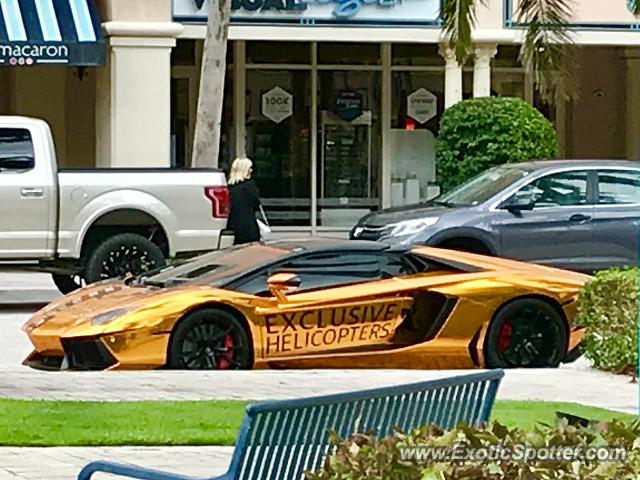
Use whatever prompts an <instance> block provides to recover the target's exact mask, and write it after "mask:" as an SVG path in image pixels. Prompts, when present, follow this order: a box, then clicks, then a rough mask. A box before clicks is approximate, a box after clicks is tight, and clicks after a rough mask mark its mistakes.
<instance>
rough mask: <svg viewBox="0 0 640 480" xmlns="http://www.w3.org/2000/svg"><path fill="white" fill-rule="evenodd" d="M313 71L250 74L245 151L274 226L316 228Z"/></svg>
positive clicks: (257, 71) (248, 73)
mask: <svg viewBox="0 0 640 480" xmlns="http://www.w3.org/2000/svg"><path fill="white" fill-rule="evenodd" d="M310 80H311V72H309V71H304V70H284V69H283V70H274V69H264V70H260V69H256V70H254V69H252V70H248V71H247V101H246V106H247V116H246V141H247V143H246V150H247V155H248V156H249V158H251V159H252V160H253V162H254V174H253V175H254V179H255V181H256V183H257V185H258V188H259V190H260V196H261V198H262V204H263V206H264V208H265V211H266V214H267V217H268V219H269V222H270V224H271V225H272V226H276V227H277V226H299V227H305V226H309V225H310V224H311V188H310V186H311V183H310V172H311V155H310V151H311V147H310V137H311V127H310V123H311V122H310V111H311V99H310V98H311V81H310Z"/></svg>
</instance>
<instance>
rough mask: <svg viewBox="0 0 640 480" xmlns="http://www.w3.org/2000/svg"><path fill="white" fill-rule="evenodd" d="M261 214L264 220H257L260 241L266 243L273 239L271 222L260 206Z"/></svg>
mask: <svg viewBox="0 0 640 480" xmlns="http://www.w3.org/2000/svg"><path fill="white" fill-rule="evenodd" d="M260 214H261V215H262V220H260V219H259V218H257V219H256V221H257V222H258V228H259V229H260V240H261V241H263V242H264V241H265V240H269V238H270V237H271V227H270V226H269V220H267V215H266V214H265V213H264V209H263V208H262V205H260Z"/></svg>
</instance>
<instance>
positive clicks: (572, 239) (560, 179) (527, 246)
mask: <svg viewBox="0 0 640 480" xmlns="http://www.w3.org/2000/svg"><path fill="white" fill-rule="evenodd" d="M639 223H640V162H630V161H623V160H621V161H607V160H594V161H587V160H548V161H534V162H527V163H517V164H506V165H501V166H499V167H495V168H492V169H490V170H487V171H486V172H484V173H482V174H480V175H478V176H477V177H475V178H473V179H472V180H470V181H468V182H466V183H464V184H462V185H460V186H459V187H457V188H456V189H454V190H452V191H450V192H448V193H445V194H443V195H440V196H439V197H437V198H436V199H434V200H431V201H429V202H426V203H423V204H418V205H410V206H405V207H396V208H389V209H386V210H382V211H380V212H376V213H371V214H369V215H367V216H365V217H363V218H362V219H360V221H359V222H358V224H357V225H356V226H355V227H354V228H353V229H352V230H351V234H350V237H351V238H352V239H359V240H379V241H383V242H389V243H393V244H402V245H410V244H422V245H433V246H439V247H444V248H452V249H460V250H466V251H471V252H476V253H483V254H490V255H498V256H502V257H510V258H515V259H519V260H525V261H530V262H535V263H541V264H545V265H549V266H554V267H559V268H566V269H571V270H578V271H583V272H592V271H594V270H598V269H602V268H607V267H619V266H627V265H636V264H637V236H638V224H639Z"/></svg>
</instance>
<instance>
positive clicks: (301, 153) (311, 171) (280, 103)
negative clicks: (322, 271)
mask: <svg viewBox="0 0 640 480" xmlns="http://www.w3.org/2000/svg"><path fill="white" fill-rule="evenodd" d="M605 3H606V5H605ZM575 5H576V6H575V9H574V10H575V11H574V18H573V20H572V22H573V23H572V30H573V32H574V37H575V41H576V43H577V44H578V45H579V46H580V48H579V49H578V50H577V53H576V55H575V56H576V58H577V60H578V61H577V65H578V66H577V71H576V72H575V78H576V79H577V80H578V82H577V86H576V89H577V91H576V98H575V99H573V100H571V101H564V100H562V101H561V100H558V101H556V102H554V103H553V104H551V105H549V104H545V103H544V102H542V101H541V100H540V99H539V98H538V96H537V95H536V92H535V89H534V88H533V85H532V82H531V79H530V78H529V76H528V75H527V74H526V72H525V71H524V69H523V68H522V65H521V64H520V63H519V61H518V52H519V44H520V42H521V38H522V29H521V28H519V26H518V25H517V23H516V22H515V20H514V15H513V12H514V9H515V6H516V5H514V2H513V1H511V0H488V1H487V5H486V7H484V6H480V7H479V9H478V12H477V17H478V28H477V29H476V31H474V32H473V40H474V55H473V56H472V58H470V59H469V61H468V62H467V64H465V65H458V64H457V62H456V60H455V58H454V56H453V55H452V54H451V52H449V51H447V49H446V48H443V46H442V45H441V38H442V33H441V30H440V28H439V22H438V12H439V8H440V3H439V0H406V1H402V2H401V1H399V0H375V1H374V0H348V1H333V2H332V1H328V0H233V1H232V11H233V13H232V25H231V27H230V32H229V36H230V42H229V45H228V55H227V62H228V71H227V78H226V88H225V90H226V94H225V105H224V113H223V124H222V128H223V136H222V145H221V155H220V164H221V166H223V167H224V166H227V165H228V164H229V163H230V162H231V161H232V160H233V158H234V157H236V156H240V155H248V156H249V157H251V158H252V159H253V160H254V162H255V176H256V180H257V182H258V185H259V188H260V191H261V195H262V198H263V203H264V205H265V208H266V210H267V215H268V217H269V219H270V221H271V222H272V224H273V225H274V226H275V229H276V230H277V231H278V232H279V233H280V234H282V235H287V236H290V235H292V234H296V235H298V236H306V235H314V234H323V235H337V236H342V235H344V234H345V232H346V231H347V230H348V229H349V228H350V227H351V226H352V225H353V223H354V222H355V220H357V219H358V218H359V217H361V216H362V215H363V214H366V213H367V212H369V211H371V210H376V209H379V208H381V207H386V206H389V205H401V204H406V203H413V202H415V201H418V200H421V199H427V198H430V197H432V196H433V195H435V194H436V193H437V191H438V187H437V184H436V178H435V139H436V137H437V134H438V123H439V119H440V117H441V115H442V112H443V111H444V109H445V108H447V107H448V106H450V105H452V104H454V103H456V102H458V101H459V100H461V99H463V98H469V97H482V96H489V95H501V96H516V97H521V98H523V99H525V100H526V101H528V102H530V103H531V104H532V105H534V106H536V107H537V108H539V109H540V110H541V111H542V112H543V113H544V114H545V115H546V116H547V117H548V118H549V119H550V120H551V121H552V122H553V123H554V124H555V126H556V129H557V131H558V136H559V139H560V142H561V146H562V152H561V153H562V156H564V157H567V158H628V159H638V158H639V157H640V144H639V142H640V140H639V139H640V111H639V110H640V23H638V20H637V19H635V18H634V17H633V15H631V13H630V12H629V11H628V9H627V5H626V2H625V0H612V1H610V2H602V1H600V0H580V1H579V2H575ZM0 7H2V10H1V11H2V16H0V91H1V92H2V95H0V114H20V115H31V116H37V117H41V118H44V119H45V120H47V121H48V122H49V124H50V125H51V126H52V129H53V131H54V135H55V141H56V147H57V150H58V153H59V157H60V158H59V163H60V164H61V165H63V166H66V167H93V166H97V167H123V166H163V167H175V168H181V167H185V166H188V164H189V160H190V155H191V148H192V138H193V133H194V129H195V116H196V108H197V96H198V89H199V82H200V69H201V58H202V50H203V43H204V38H205V34H206V17H207V12H208V8H209V0H173V1H171V0H135V1H132V0H96V1H95V2H93V1H91V0H38V1H37V2H26V1H25V2H23V1H22V0H20V1H18V0H2V1H0ZM29 8H31V9H32V10H33V11H31V12H30V11H28V10H29ZM49 8H50V10H49ZM47 12H48V13H47ZM83 12H84V13H83ZM83 18H84V23H83V22H82V21H81V20H82V19H83ZM29 19H30V20H29ZM20 21H21V22H22V24H23V25H24V28H23V29H22V30H21V29H20ZM30 22H31V23H30ZM31 24H33V25H31ZM96 25H97V26H98V28H96ZM100 25H101V26H102V29H101V31H100V28H99V26H100ZM23 30H24V31H23ZM74 32H75V33H74ZM91 32H93V34H92V33H91ZM16 46H22V47H23V49H22V50H20V51H19V52H18V53H21V52H23V51H24V52H26V55H25V56H26V58H25V59H24V61H22V62H21V61H20V58H17V57H16V56H15V55H12V52H13V50H12V49H11V48H12V47H16ZM25 46H31V47H39V48H40V49H38V48H35V49H34V48H31V49H29V48H25ZM80 47H82V49H80ZM56 49H57V50H56ZM65 49H66V50H67V51H65ZM41 52H44V54H45V56H46V54H47V53H48V52H49V53H51V54H52V55H51V56H52V57H53V60H59V62H60V63H54V64H51V63H49V64H46V63H39V57H38V54H39V53H41ZM60 52H62V53H63V54H64V53H67V55H66V56H64V55H62V57H63V58H62V57H61V55H60ZM58 57H61V58H58ZM12 59H13V60H12ZM29 59H30V60H29ZM49 60H51V58H49ZM3 61H4V63H2V62H3Z"/></svg>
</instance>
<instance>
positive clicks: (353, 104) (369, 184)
mask: <svg viewBox="0 0 640 480" xmlns="http://www.w3.org/2000/svg"><path fill="white" fill-rule="evenodd" d="M318 87H319V91H318V132H317V138H318V149H317V182H318V183H317V192H318V200H317V205H318V206H317V211H318V215H317V226H318V227H331V228H350V227H352V226H353V225H354V224H355V222H357V220H358V219H359V218H360V217H362V216H363V215H365V214H367V213H369V212H370V211H371V210H376V209H377V208H378V207H379V204H380V167H381V152H382V147H381V143H382V142H381V118H380V109H381V99H380V93H381V88H380V72H378V71H362V70H338V71H319V72H318Z"/></svg>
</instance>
